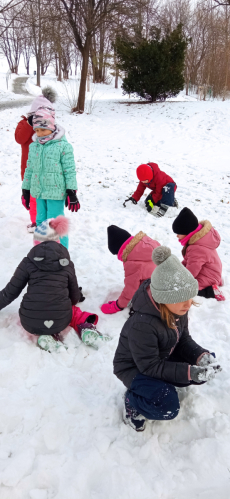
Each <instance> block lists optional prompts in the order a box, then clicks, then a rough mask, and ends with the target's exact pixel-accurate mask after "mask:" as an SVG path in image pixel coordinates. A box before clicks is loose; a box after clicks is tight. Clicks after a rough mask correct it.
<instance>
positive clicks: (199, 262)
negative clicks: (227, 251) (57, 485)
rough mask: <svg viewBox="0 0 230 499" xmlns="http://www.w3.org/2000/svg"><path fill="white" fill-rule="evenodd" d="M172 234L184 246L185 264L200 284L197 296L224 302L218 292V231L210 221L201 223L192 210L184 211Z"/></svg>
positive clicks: (219, 280)
mask: <svg viewBox="0 0 230 499" xmlns="http://www.w3.org/2000/svg"><path fill="white" fill-rule="evenodd" d="M172 230H173V232H175V234H177V237H178V240H179V242H180V243H181V245H182V246H183V249H182V255H183V257H184V260H183V262H182V264H183V265H184V266H185V267H186V269H187V270H189V271H190V272H191V274H192V275H193V277H195V279H197V281H198V284H199V291H198V295H199V296H203V297H204V298H216V300H218V301H223V300H225V297H224V295H223V293H222V292H221V291H220V289H219V288H218V286H221V284H222V278H221V272H222V263H221V260H220V257H219V255H218V253H217V251H216V249H217V248H218V246H219V245H220V241H221V239H220V235H219V234H218V232H217V230H216V229H214V227H212V225H211V223H210V222H209V221H208V220H202V221H201V222H198V219H197V217H196V216H195V215H194V213H193V212H192V211H191V210H190V209H189V208H183V210H181V212H180V213H179V215H178V217H177V218H176V219H175V220H174V222H173V225H172Z"/></svg>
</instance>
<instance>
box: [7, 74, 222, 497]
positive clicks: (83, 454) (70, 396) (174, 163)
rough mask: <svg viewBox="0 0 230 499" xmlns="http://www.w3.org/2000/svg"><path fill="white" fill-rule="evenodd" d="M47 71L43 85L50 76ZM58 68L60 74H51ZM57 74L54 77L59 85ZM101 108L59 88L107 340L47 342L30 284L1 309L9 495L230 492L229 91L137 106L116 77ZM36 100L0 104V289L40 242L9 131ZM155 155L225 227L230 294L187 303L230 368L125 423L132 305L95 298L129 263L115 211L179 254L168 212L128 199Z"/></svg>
mask: <svg viewBox="0 0 230 499" xmlns="http://www.w3.org/2000/svg"><path fill="white" fill-rule="evenodd" d="M51 81H52V77H49V78H44V80H43V81H42V86H45V85H46V84H47V83H48V82H49V83H51ZM53 81H54V79H53ZM58 86H59V85H57V86H55V89H57V88H58ZM99 91H100V93H101V97H98V99H97V106H96V107H95V109H94V111H93V114H90V115H87V114H84V115H79V116H74V115H70V114H69V113H68V110H67V108H66V106H65V105H64V104H65V103H64V101H63V100H62V99H61V97H60V99H59V101H58V103H57V104H56V109H57V113H56V115H57V121H58V123H59V124H60V125H62V126H64V128H65V129H66V131H67V134H68V138H69V140H70V142H71V143H72V144H73V146H74V151H75V159H76V165H77V175H78V185H79V192H78V194H79V200H80V203H81V209H80V211H79V212H78V213H77V214H76V213H74V214H72V213H70V212H67V213H66V214H67V216H68V217H69V219H70V222H71V229H70V248H69V250H70V254H71V258H72V260H73V261H74V263H75V267H76V274H77V276H78V282H79V285H80V286H82V287H83V292H84V294H85V296H86V300H85V301H84V303H82V304H81V305H82V309H84V310H88V311H92V312H94V313H97V314H98V315H99V317H100V319H99V324H98V329H99V330H100V331H101V332H102V333H108V334H109V335H110V336H111V337H112V341H111V342H108V343H105V344H104V345H103V347H102V348H101V349H100V350H98V351H95V350H93V349H90V348H87V347H86V346H85V345H83V344H81V343H80V341H79V339H78V338H77V336H76V335H75V333H74V332H73V331H72V330H71V332H70V333H69V335H68V336H67V341H68V345H69V349H68V351H62V352H61V353H59V354H57V353H56V354H49V353H47V352H44V351H41V350H40V349H39V348H37V346H36V344H35V342H33V341H31V339H30V338H28V335H27V334H26V332H25V331H24V330H23V329H22V327H21V325H20V322H19V318H18V308H19V303H20V301H21V296H20V297H19V298H18V299H17V300H16V301H15V302H14V303H12V304H11V305H10V306H9V307H8V308H6V309H4V310H2V311H1V313H0V362H1V376H0V402H1V403H0V443H1V445H0V498H1V499H51V498H52V499H63V498H66V499H76V498H77V499H118V498H119V499H127V498H131V499H140V498H143V499H182V498H183V499H184V498H185V497H186V499H194V498H197V499H216V497H220V498H221V499H227V498H228V497H229V494H230V482H229V468H230V455H229V444H228V437H229V431H230V421H229V407H230V390H229V389H230V378H229V360H230V328H229V298H230V277H229V276H230V262H229V242H230V217H229V210H230V204H229V201H230V192H229V187H230V170H229V128H230V102H228V101H227V102H220V101H218V102H195V101H194V102H192V101H188V102H186V101H185V97H181V98H183V100H182V101H180V100H177V101H174V102H167V103H158V104H153V105H143V104H141V103H136V104H133V105H129V102H130V101H129V99H128V98H127V97H125V96H122V92H121V90H115V89H113V88H112V87H111V86H99V90H98V93H99ZM27 110H28V108H27V107H24V108H19V109H17V108H16V109H10V110H5V111H2V112H1V113H0V116H1V124H0V129H1V130H0V131H1V143H0V151H1V167H0V196H1V206H0V209H1V212H2V213H3V214H4V215H5V216H3V217H2V218H0V231H1V245H0V259H1V262H2V266H1V274H0V289H2V288H3V287H4V286H5V285H6V283H7V282H8V280H9V279H10V277H11V276H12V274H13V272H14V270H15V268H16V266H17V265H18V263H19V262H20V261H21V260H22V258H23V257H24V256H25V255H26V254H27V253H28V252H29V250H30V248H31V247H32V236H31V234H28V233H27V231H26V225H27V223H29V218H28V213H27V212H26V210H25V209H24V208H23V207H22V206H21V199H20V198H21V180H20V158H21V150H20V146H18V145H17V144H16V142H15V141H14V130H15V127H16V124H17V122H18V121H19V119H20V116H21V114H25V113H26V112H27ZM148 161H154V162H157V163H158V164H159V166H160V168H162V169H163V170H165V171H166V172H167V173H168V174H169V175H171V176H172V177H173V178H174V180H175V181H176V182H177V185H178V190H177V199H178V201H179V205H180V208H182V207H183V206H188V207H189V208H191V209H192V210H194V212H195V214H196V215H197V217H198V219H199V220H203V219H209V220H210V221H211V223H212V224H213V226H214V227H215V228H216V229H217V230H218V231H219V232H220V235H221V237H222V242H221V246H220V248H219V250H218V251H219V254H220V257H221V259H222V261H223V264H224V277H225V286H224V287H223V292H224V293H225V295H226V297H227V300H226V301H225V302H217V301H216V300H212V299H211V300H204V299H201V298H198V299H197V301H199V303H200V306H199V307H194V308H193V310H192V311H191V314H190V331H191V334H192V336H193V337H194V339H195V340H196V341H197V342H198V343H200V344H201V345H202V346H204V347H206V348H208V349H210V351H211V352H215V353H216V359H217V362H218V363H220V364H221V366H222V368H223V371H222V372H221V373H220V374H219V375H218V377H216V378H215V379H214V380H212V381H211V382H209V383H207V384H206V385H204V386H200V387H195V386H193V387H190V388H186V389H181V390H180V392H179V397H180V401H181V410H180V413H179V416H178V417H177V418H176V419H175V420H173V421H169V422H154V423H149V424H147V429H146V431H145V432H144V433H143V434H136V433H135V432H134V431H133V430H132V429H131V428H128V427H126V426H125V425H124V424H123V423H122V416H121V414H122V406H123V399H122V395H123V393H124V387H123V386H122V384H121V383H120V382H119V381H118V380H117V379H116V378H115V376H114V375H113V372H112V370H113V368H112V360H113V356H114V352H115V349H116V346H117V343H118V338H119V334H120V330H121V328H122V326H123V324H124V321H125V320H126V318H127V317H128V311H127V310H124V311H122V312H120V313H117V314H115V315H113V316H105V315H103V314H102V313H101V311H100V308H99V306H100V305H101V304H102V303H104V302H105V301H107V300H109V299H110V300H113V299H117V298H118V296H119V293H120V292H121V290H122V285H123V269H122V264H121V262H119V261H118V260H117V259H116V257H114V256H113V255H112V254H111V253H109V251H108V248H107V231H106V228H107V226H108V225H110V224H116V225H118V226H120V227H122V228H124V229H126V230H128V231H129V232H130V233H131V234H133V235H135V234H136V233H138V232H139V231H140V230H142V231H144V232H146V233H147V234H148V235H149V236H150V237H152V238H155V239H157V240H158V241H159V242H160V243H161V244H163V245H165V246H170V248H171V250H172V253H173V254H176V255H177V256H178V258H180V259H181V253H180V251H181V246H180V245H179V244H178V241H177V239H176V236H175V235H174V234H173V232H172V229H171V224H172V219H170V218H160V219H156V218H154V217H152V216H151V215H149V214H147V212H146V210H145V205H144V197H143V198H142V200H141V201H140V202H139V203H138V205H137V206H134V205H132V204H131V203H127V207H126V208H124V207H123V202H124V200H125V199H126V197H127V196H129V195H131V194H132V193H133V192H134V190H135V188H136V185H137V178H136V175H135V169H136V166H137V165H139V164H140V163H143V162H148Z"/></svg>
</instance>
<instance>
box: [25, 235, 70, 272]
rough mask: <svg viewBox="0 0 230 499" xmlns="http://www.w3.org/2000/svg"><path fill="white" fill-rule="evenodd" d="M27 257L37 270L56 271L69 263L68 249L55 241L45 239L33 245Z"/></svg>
mask: <svg viewBox="0 0 230 499" xmlns="http://www.w3.org/2000/svg"><path fill="white" fill-rule="evenodd" d="M27 257H28V258H29V260H31V262H33V264H34V265H36V267H37V268H38V269H39V270H43V271H46V272H57V271H59V270H62V269H63V267H67V266H68V265H69V264H70V256H69V252H68V250H67V249H66V248H65V247H64V246H63V245H62V244H60V243H57V242H55V241H45V242H44V243H40V244H38V245H37V246H34V248H32V249H31V250H30V252H29V253H28V255H27Z"/></svg>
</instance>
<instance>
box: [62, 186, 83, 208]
mask: <svg viewBox="0 0 230 499" xmlns="http://www.w3.org/2000/svg"><path fill="white" fill-rule="evenodd" d="M65 206H66V207H67V208H68V209H69V210H70V211H72V212H73V211H78V210H80V203H79V201H78V198H77V194H76V191H75V190H74V189H66V200H65Z"/></svg>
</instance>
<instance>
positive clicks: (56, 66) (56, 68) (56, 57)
mask: <svg viewBox="0 0 230 499" xmlns="http://www.w3.org/2000/svg"><path fill="white" fill-rule="evenodd" d="M55 72H56V76H58V56H57V54H55Z"/></svg>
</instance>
